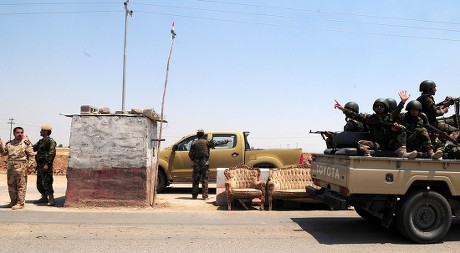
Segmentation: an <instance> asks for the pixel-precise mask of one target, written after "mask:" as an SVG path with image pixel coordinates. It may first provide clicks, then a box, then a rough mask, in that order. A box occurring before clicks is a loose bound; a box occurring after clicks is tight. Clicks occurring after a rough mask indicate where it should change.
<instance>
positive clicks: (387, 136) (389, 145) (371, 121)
mask: <svg viewBox="0 0 460 253" xmlns="http://www.w3.org/2000/svg"><path fill="white" fill-rule="evenodd" d="M400 111H401V109H399V111H398V110H396V111H395V112H394V113H399V112H400ZM344 113H345V115H346V116H347V117H349V118H352V119H355V120H357V121H359V122H362V123H364V124H365V125H366V126H367V127H368V128H369V132H370V136H371V139H370V140H360V141H358V148H359V150H360V151H361V152H362V153H363V155H365V156H370V151H369V150H389V151H398V150H399V149H400V148H402V147H404V148H405V146H406V139H407V136H406V132H405V131H404V130H402V129H399V130H396V129H392V127H391V125H392V123H391V122H390V119H392V118H393V116H392V115H391V116H390V114H388V113H384V114H380V115H379V114H376V113H374V114H371V115H369V114H363V113H356V112H353V111H351V110H348V109H345V110H344Z"/></svg>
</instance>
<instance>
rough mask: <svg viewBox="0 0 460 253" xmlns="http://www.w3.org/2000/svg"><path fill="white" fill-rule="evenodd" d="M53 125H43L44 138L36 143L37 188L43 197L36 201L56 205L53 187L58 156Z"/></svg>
mask: <svg viewBox="0 0 460 253" xmlns="http://www.w3.org/2000/svg"><path fill="white" fill-rule="evenodd" d="M51 129H52V128H51V126H49V125H43V126H42V127H41V130H40V136H42V137H43V138H42V139H41V140H39V141H38V142H37V143H36V144H35V145H34V151H35V152H37V155H36V156H35V160H36V161H37V168H36V172H37V190H38V191H39V192H40V193H41V195H42V196H41V198H40V199H38V200H36V201H35V202H34V203H48V206H54V204H55V202H54V189H53V161H54V157H55V156H56V142H55V141H54V140H53V138H51V137H50V135H51Z"/></svg>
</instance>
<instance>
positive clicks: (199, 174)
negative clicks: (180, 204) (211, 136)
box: [188, 139, 212, 199]
mask: <svg viewBox="0 0 460 253" xmlns="http://www.w3.org/2000/svg"><path fill="white" fill-rule="evenodd" d="M211 146H212V145H211V143H210V142H209V141H207V140H205V139H198V140H196V141H193V142H192V145H191V146H190V151H189V153H188V156H189V157H190V160H192V162H193V167H192V168H193V172H192V173H193V174H192V179H193V183H192V197H193V198H194V199H196V198H197V197H198V192H199V183H200V179H201V186H202V188H203V189H202V193H201V195H202V197H203V199H207V198H208V180H209V149H210V148H211Z"/></svg>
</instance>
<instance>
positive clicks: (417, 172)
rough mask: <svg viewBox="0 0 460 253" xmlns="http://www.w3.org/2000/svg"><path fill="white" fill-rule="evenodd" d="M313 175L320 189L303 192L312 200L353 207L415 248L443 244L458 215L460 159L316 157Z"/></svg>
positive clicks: (335, 207) (309, 189)
mask: <svg viewBox="0 0 460 253" xmlns="http://www.w3.org/2000/svg"><path fill="white" fill-rule="evenodd" d="M344 153H346V152H344ZM348 153H351V152H350V151H349V152H348ZM311 175H312V178H313V182H314V183H315V185H317V186H320V187H321V188H320V189H319V190H318V189H316V188H314V187H307V192H308V193H309V194H310V195H311V196H313V197H314V198H316V199H319V200H321V201H322V202H324V203H325V204H328V205H330V206H331V207H332V208H333V209H348V207H349V206H353V207H354V209H355V211H356V212H357V213H358V214H359V215H360V216H361V217H363V218H364V219H366V220H369V221H373V222H376V223H380V224H381V225H382V226H384V227H387V228H388V227H389V226H390V225H392V224H394V225H395V226H396V227H397V229H398V230H399V232H400V233H401V234H402V235H403V236H405V237H406V238H408V239H409V240H412V241H414V242H417V243H435V242H438V241H440V240H442V239H443V237H444V236H445V235H446V233H447V232H448V231H449V228H450V225H451V222H452V216H459V215H460V160H447V159H445V160H431V159H422V158H416V159H413V160H408V159H406V158H396V157H363V156H353V155H345V154H344V155H338V154H337V153H336V154H333V155H327V154H314V155H313V158H312V163H311Z"/></svg>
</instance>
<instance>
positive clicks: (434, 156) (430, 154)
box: [426, 149, 443, 160]
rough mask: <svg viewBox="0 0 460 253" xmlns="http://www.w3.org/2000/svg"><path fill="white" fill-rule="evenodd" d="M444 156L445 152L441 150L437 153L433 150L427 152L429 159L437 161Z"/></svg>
mask: <svg viewBox="0 0 460 253" xmlns="http://www.w3.org/2000/svg"><path fill="white" fill-rule="evenodd" d="M442 155H443V152H442V151H441V150H436V152H433V149H428V151H427V152H426V156H427V158H431V159H436V160H437V159H439V158H441V157H442Z"/></svg>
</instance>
